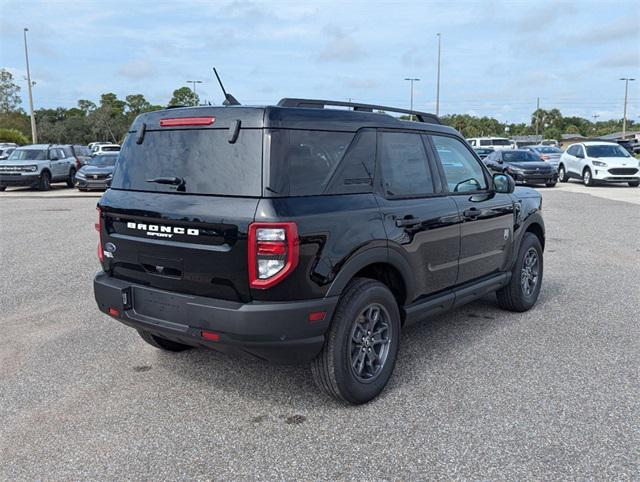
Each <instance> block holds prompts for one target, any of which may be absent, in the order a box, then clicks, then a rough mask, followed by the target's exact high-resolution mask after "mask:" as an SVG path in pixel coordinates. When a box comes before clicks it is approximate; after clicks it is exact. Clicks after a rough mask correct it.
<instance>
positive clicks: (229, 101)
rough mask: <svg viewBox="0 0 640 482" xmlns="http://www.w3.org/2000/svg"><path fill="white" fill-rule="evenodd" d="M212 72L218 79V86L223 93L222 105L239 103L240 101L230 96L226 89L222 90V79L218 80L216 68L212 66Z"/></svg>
mask: <svg viewBox="0 0 640 482" xmlns="http://www.w3.org/2000/svg"><path fill="white" fill-rule="evenodd" d="M213 73H214V74H216V79H218V83H219V84H220V88H221V89H222V93H223V94H224V102H223V103H222V105H240V102H238V100H237V99H236V98H235V97H234V96H232V95H231V94H227V91H226V90H224V85H222V81H221V80H220V76H219V75H218V71H217V70H216V68H215V67H214V68H213Z"/></svg>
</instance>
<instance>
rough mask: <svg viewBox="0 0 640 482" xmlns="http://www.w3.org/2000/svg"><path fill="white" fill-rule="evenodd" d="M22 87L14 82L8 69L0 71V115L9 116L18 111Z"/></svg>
mask: <svg viewBox="0 0 640 482" xmlns="http://www.w3.org/2000/svg"><path fill="white" fill-rule="evenodd" d="M19 93H20V86H19V85H18V84H16V83H15V82H14V81H13V75H12V74H11V72H9V71H8V70H7V69H0V113H3V114H7V113H9V112H14V111H16V110H18V108H19V106H20V104H21V103H22V99H20V94H19Z"/></svg>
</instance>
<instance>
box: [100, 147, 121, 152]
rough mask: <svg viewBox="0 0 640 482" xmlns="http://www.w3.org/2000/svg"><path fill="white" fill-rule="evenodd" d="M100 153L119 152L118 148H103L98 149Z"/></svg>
mask: <svg viewBox="0 0 640 482" xmlns="http://www.w3.org/2000/svg"><path fill="white" fill-rule="evenodd" d="M100 150H101V151H102V152H118V151H119V150H120V147H119V146H105V147H102V148H101V149H100Z"/></svg>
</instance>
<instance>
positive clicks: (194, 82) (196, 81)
mask: <svg viewBox="0 0 640 482" xmlns="http://www.w3.org/2000/svg"><path fill="white" fill-rule="evenodd" d="M187 84H191V85H192V87H191V90H192V91H193V100H194V101H195V97H196V84H202V81H201V80H187ZM196 102H197V101H196Z"/></svg>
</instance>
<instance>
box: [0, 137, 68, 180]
mask: <svg viewBox="0 0 640 482" xmlns="http://www.w3.org/2000/svg"><path fill="white" fill-rule="evenodd" d="M75 176H76V158H75V157H73V153H72V152H71V150H70V149H69V148H68V147H65V146H59V145H49V144H34V145H31V146H23V147H18V148H16V150H14V151H13V152H12V153H11V155H10V156H9V158H8V159H6V160H2V161H0V191H4V190H5V189H6V188H7V186H31V187H37V188H38V189H39V190H41V191H48V190H49V188H50V187H51V183H52V182H66V183H67V186H69V187H73V181H74V179H75Z"/></svg>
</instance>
